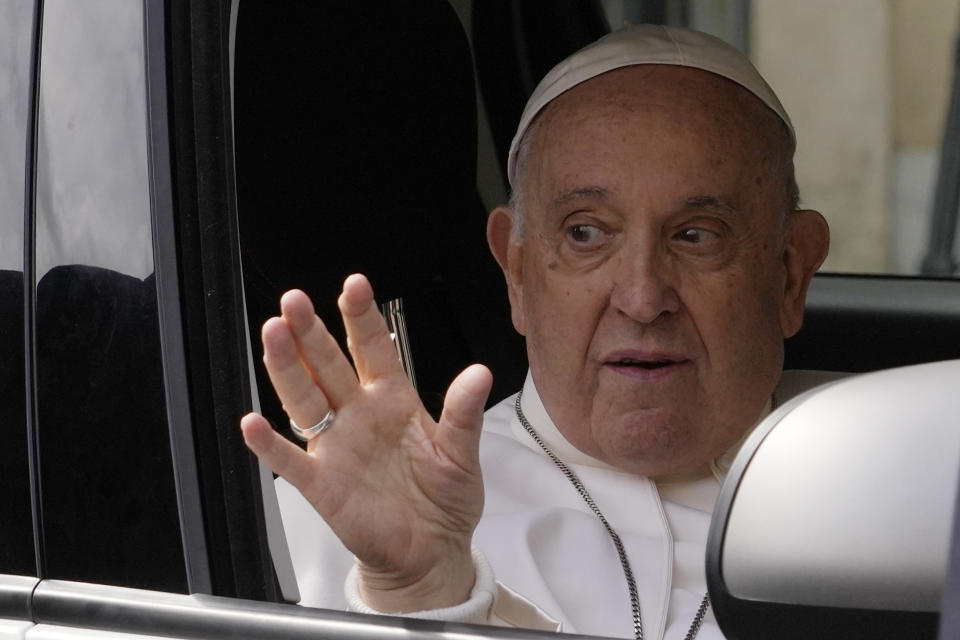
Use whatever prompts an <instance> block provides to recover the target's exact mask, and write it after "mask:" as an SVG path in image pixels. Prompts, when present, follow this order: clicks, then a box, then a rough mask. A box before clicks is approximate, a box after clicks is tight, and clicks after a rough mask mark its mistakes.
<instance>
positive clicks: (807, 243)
mask: <svg viewBox="0 0 960 640" xmlns="http://www.w3.org/2000/svg"><path fill="white" fill-rule="evenodd" d="M790 215H791V216H792V220H791V221H790V223H789V224H790V229H789V230H788V232H787V241H786V244H785V246H784V251H783V263H784V267H785V268H786V280H785V283H784V292H783V294H784V295H783V301H782V303H781V306H780V329H781V330H782V331H783V337H784V338H789V337H790V336H792V335H793V334H795V333H796V332H797V331H799V330H800V326H801V325H802V324H803V308H804V306H805V305H806V301H807V289H808V288H809V287H810V281H811V280H812V279H813V274H814V273H816V271H817V269H819V268H820V265H821V264H823V261H824V259H826V257H827V250H828V249H829V248H830V227H829V226H828V225H827V221H826V220H825V219H824V218H823V216H822V215H820V214H819V213H818V212H816V211H811V210H801V211H794V212H793V213H791V214H790Z"/></svg>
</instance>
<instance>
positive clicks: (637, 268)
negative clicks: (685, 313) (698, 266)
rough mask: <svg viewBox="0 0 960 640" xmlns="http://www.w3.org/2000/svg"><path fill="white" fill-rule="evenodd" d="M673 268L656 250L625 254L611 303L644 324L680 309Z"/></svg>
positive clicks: (615, 282)
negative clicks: (630, 254)
mask: <svg viewBox="0 0 960 640" xmlns="http://www.w3.org/2000/svg"><path fill="white" fill-rule="evenodd" d="M673 283H674V277H673V275H672V269H671V268H670V266H669V265H668V264H666V263H665V261H664V260H662V259H661V258H660V257H658V256H657V255H656V254H655V252H649V251H647V252H642V253H635V254H634V255H632V256H626V257H624V259H623V260H622V262H621V264H620V268H619V269H618V270H617V274H616V280H615V281H614V283H613V290H612V292H611V294H610V304H611V306H612V307H613V308H614V309H616V310H617V311H619V312H620V313H623V314H624V315H626V316H627V317H629V318H631V319H632V320H635V321H636V322H640V323H643V324H650V323H652V322H654V321H656V320H657V319H658V318H660V317H661V316H664V315H669V314H671V313H676V312H677V311H678V310H679V309H680V297H679V295H677V291H676V289H675V288H674V284H673Z"/></svg>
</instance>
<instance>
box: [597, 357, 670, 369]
mask: <svg viewBox="0 0 960 640" xmlns="http://www.w3.org/2000/svg"><path fill="white" fill-rule="evenodd" d="M610 364H612V365H613V366H615V367H631V368H636V369H647V370H652V369H662V368H663V367H669V366H670V365H672V364H676V361H675V360H633V359H632V358H622V359H620V360H617V361H615V362H611V363H610Z"/></svg>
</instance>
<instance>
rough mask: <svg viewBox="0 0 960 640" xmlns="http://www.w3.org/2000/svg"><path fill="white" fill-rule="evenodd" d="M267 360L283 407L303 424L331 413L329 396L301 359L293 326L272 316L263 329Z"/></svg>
mask: <svg viewBox="0 0 960 640" xmlns="http://www.w3.org/2000/svg"><path fill="white" fill-rule="evenodd" d="M261 337H262V339H263V362H264V364H265V365H266V367H267V374H268V375H269V376H270V382H271V383H272V384H273V388H274V389H275V390H276V392H277V396H278V397H279V398H280V402H282V403H283V409H284V411H286V412H287V415H288V416H290V418H292V419H293V420H294V422H296V423H297V424H298V425H300V426H301V427H309V426H310V425H312V424H314V423H316V422H317V421H318V420H320V419H321V418H322V417H323V416H324V415H326V413H327V409H329V408H330V407H329V406H328V402H327V398H326V396H325V395H324V394H323V391H321V390H320V388H319V387H318V386H317V384H316V382H314V380H313V378H312V377H311V376H310V374H309V372H308V371H307V370H306V369H305V368H304V364H303V361H302V360H301V359H300V354H299V351H298V350H297V343H296V341H295V340H294V337H293V333H292V332H291V330H290V327H289V326H288V324H287V323H286V322H284V320H282V319H281V318H270V319H269V320H267V322H266V323H264V325H263V330H262V331H261Z"/></svg>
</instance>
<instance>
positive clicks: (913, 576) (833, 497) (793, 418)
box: [707, 360, 960, 640]
mask: <svg viewBox="0 0 960 640" xmlns="http://www.w3.org/2000/svg"><path fill="white" fill-rule="evenodd" d="M958 469H960V360H952V361H946V362H938V363H932V364H923V365H916V366H911V367H903V368H898V369H889V370H885V371H879V372H875V373H870V374H864V375H860V376H855V377H850V378H845V379H843V380H840V381H839V382H834V383H831V384H829V385H825V386H822V387H818V388H816V389H813V390H811V391H809V392H807V393H805V394H803V395H801V396H799V397H797V398H795V399H793V400H792V401H790V402H788V403H786V404H785V405H783V406H781V407H779V408H778V409H777V410H775V411H774V412H773V413H772V414H771V415H770V416H769V417H768V418H767V419H766V420H764V421H763V422H762V423H761V424H760V425H759V426H758V427H757V429H756V430H755V431H754V432H753V434H751V436H750V437H749V438H748V439H747V441H746V443H745V444H744V446H743V448H742V449H741V451H740V453H739V454H738V455H737V457H736V459H735V461H734V463H733V466H732V467H731V469H730V472H729V474H728V475H727V478H726V481H725V482H724V485H723V488H722V489H721V493H720V497H719V498H718V501H717V505H716V508H715V511H714V516H713V520H712V523H711V528H710V533H709V538H708V543H707V584H708V588H709V592H710V597H711V600H712V604H713V607H714V612H715V615H716V617H717V621H718V623H719V624H720V628H721V629H722V630H723V632H724V634H725V635H726V636H727V637H728V638H732V639H733V638H735V639H739V640H748V639H752V638H778V639H780V640H785V639H789V638H843V639H844V640H852V639H856V638H871V639H872V640H877V639H881V638H935V637H936V633H937V623H938V619H939V611H940V601H941V593H942V590H943V584H944V581H945V576H946V570H947V564H948V557H949V551H950V541H951V529H952V525H953V509H954V504H955V497H956V491H957V477H958V476H957V474H958Z"/></svg>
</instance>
